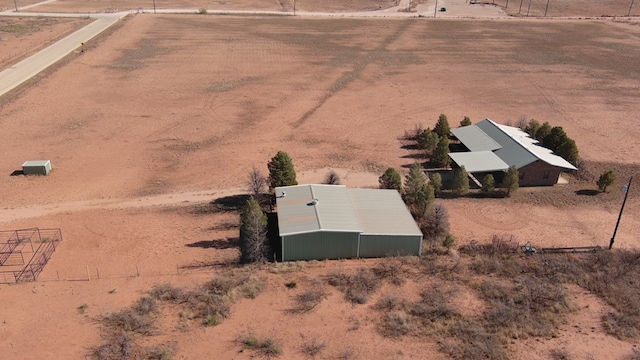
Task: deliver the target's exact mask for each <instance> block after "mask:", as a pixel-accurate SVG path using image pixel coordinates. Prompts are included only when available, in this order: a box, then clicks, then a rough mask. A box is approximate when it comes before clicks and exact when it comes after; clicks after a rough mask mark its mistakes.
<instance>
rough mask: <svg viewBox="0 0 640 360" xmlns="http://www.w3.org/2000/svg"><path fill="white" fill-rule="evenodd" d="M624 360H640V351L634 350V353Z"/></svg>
mask: <svg viewBox="0 0 640 360" xmlns="http://www.w3.org/2000/svg"><path fill="white" fill-rule="evenodd" d="M624 360H640V350H638V349H633V352H632V353H631V354H630V355H629V356H627V357H625V358H624Z"/></svg>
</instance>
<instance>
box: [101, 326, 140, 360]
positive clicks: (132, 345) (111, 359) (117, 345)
mask: <svg viewBox="0 0 640 360" xmlns="http://www.w3.org/2000/svg"><path fill="white" fill-rule="evenodd" d="M144 356H145V353H144V350H143V349H142V347H141V346H140V345H138V344H137V343H136V342H135V340H134V338H133V334H131V333H129V332H126V331H120V332H117V333H115V334H112V335H111V336H110V337H109V339H108V340H107V342H106V343H105V344H103V345H100V346H98V347H96V348H94V349H93V351H92V353H91V354H90V355H89V357H90V358H91V359H93V360H137V359H142V358H144Z"/></svg>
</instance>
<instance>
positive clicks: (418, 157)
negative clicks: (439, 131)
mask: <svg viewBox="0 0 640 360" xmlns="http://www.w3.org/2000/svg"><path fill="white" fill-rule="evenodd" d="M401 158H402V159H416V160H424V159H427V158H428V157H427V155H425V154H423V153H415V154H407V155H402V156H401Z"/></svg>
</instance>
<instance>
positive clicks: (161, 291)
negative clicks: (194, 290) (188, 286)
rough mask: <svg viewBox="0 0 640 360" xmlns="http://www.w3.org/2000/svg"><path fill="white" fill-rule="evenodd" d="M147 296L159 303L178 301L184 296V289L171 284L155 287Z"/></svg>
mask: <svg viewBox="0 0 640 360" xmlns="http://www.w3.org/2000/svg"><path fill="white" fill-rule="evenodd" d="M149 296H151V297H152V298H154V299H156V300H160V301H179V300H180V299H182V298H183V296H184V289H182V288H178V287H175V286H173V285H171V284H162V285H156V286H154V287H153V289H151V291H150V292H149Z"/></svg>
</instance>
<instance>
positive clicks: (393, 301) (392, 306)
mask: <svg viewBox="0 0 640 360" xmlns="http://www.w3.org/2000/svg"><path fill="white" fill-rule="evenodd" d="M405 307H406V300H405V299H403V298H400V297H397V296H395V295H389V294H388V295H384V296H382V297H380V299H378V301H376V303H375V305H373V308H374V309H376V310H381V311H385V312H389V311H392V310H399V309H403V308H405Z"/></svg>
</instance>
